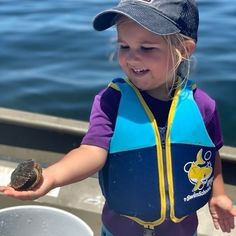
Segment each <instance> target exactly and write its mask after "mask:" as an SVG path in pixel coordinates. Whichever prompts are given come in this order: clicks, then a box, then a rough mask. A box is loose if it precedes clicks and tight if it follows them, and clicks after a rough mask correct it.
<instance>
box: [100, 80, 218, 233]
mask: <svg viewBox="0 0 236 236" xmlns="http://www.w3.org/2000/svg"><path fill="white" fill-rule="evenodd" d="M110 86H111V87H113V88H115V89H117V90H119V91H120V92H121V100H120V104H119V108H118V115H117V119H116V124H115V128H114V134H113V137H112V139H111V143H110V148H109V154H108V159H107V162H106V164H105V166H104V167H103V168H102V170H101V171H100V172H99V182H100V186H101V189H102V192H103V194H104V196H105V198H106V201H107V204H108V206H109V208H110V209H112V210H114V211H115V212H117V213H118V214H121V215H125V216H127V217H129V218H131V219H132V220H134V221H136V222H137V223H139V224H141V225H144V226H145V227H149V228H153V227H154V226H157V225H159V224H161V223H162V222H163V221H164V220H165V219H166V218H170V219H171V220H172V221H174V222H180V221H181V220H183V219H184V217H186V216H187V215H189V214H191V213H193V212H195V211H196V210H197V209H199V208H201V207H202V206H203V205H205V204H206V203H207V201H208V199H209V197H210V194H211V187H212V182H213V175H214V171H213V167H214V158H215V145H214V144H213V142H212V140H211V138H210V137H209V135H208V132H207V130H206V127H205V124H204V121H203V118H202V116H201V113H200V111H199V109H198V106H197V104H196V102H195V101H194V98H193V87H194V83H193V82H191V81H188V82H187V84H185V85H183V86H179V87H178V88H177V89H176V91H175V95H174V97H173V101H172V104H171V108H170V111H169V116H168V121H167V130H166V135H165V140H164V141H165V149H163V148H162V145H161V136H160V132H159V130H158V121H157V120H156V119H155V118H154V115H153V114H152V112H151V111H150V109H149V107H148V106H147V104H146V102H145V101H144V99H143V97H142V95H141V93H140V92H139V90H138V89H137V88H136V87H134V86H133V85H132V83H131V82H129V80H123V79H116V80H113V82H112V83H111V84H110Z"/></svg>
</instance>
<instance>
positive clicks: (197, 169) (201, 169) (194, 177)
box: [184, 149, 213, 192]
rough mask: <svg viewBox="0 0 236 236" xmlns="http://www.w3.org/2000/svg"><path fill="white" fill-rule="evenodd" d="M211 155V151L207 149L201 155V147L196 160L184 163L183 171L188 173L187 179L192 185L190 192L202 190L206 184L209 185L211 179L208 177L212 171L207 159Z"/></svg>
mask: <svg viewBox="0 0 236 236" xmlns="http://www.w3.org/2000/svg"><path fill="white" fill-rule="evenodd" d="M211 155H212V153H211V151H207V152H206V153H205V155H204V157H202V149H200V150H199V151H198V153H197V156H196V161H193V162H188V163H186V164H185V166H184V171H185V172H186V173H188V179H189V181H190V183H192V184H193V185H194V187H193V189H192V192H195V191H196V190H202V189H203V188H204V186H205V185H206V184H207V186H209V184H210V183H209V182H210V181H211V180H210V179H209V178H210V176H211V174H212V171H213V168H212V166H211V162H210V161H209V160H210V158H211Z"/></svg>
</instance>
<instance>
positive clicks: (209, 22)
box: [0, 0, 236, 146]
mask: <svg viewBox="0 0 236 236" xmlns="http://www.w3.org/2000/svg"><path fill="white" fill-rule="evenodd" d="M116 2H117V1H115V0H110V1H105V0H104V1H98V0H74V1H72V0H61V1H54V0H42V1H35V0H31V1H26V0H22V1H16V0H1V2H0V75H1V76H0V93H1V99H0V106H3V107H9V108H16V109H21V110H27V111H33V112H40V113H45V114H51V115H57V116H62V117H69V118H75V119H82V120H88V117H89V113H90V107H91V104H92V101H93V97H94V95H95V94H96V93H97V92H98V90H100V89H101V88H103V87H104V86H106V84H107V83H108V81H110V80H111V79H112V78H114V77H117V76H121V75H122V73H121V71H120V68H119V66H118V65H117V63H116V61H109V56H110V55H111V53H112V52H113V50H114V38H115V31H114V30H108V31H106V32H95V31H94V30H93V28H92V25H91V21H92V19H93V17H94V16H95V14H96V13H98V12H99V11H100V10H102V9H105V8H107V7H110V6H112V5H114V4H115V3H116ZM198 3H199V9H200V20H201V23H200V29H199V43H198V49H197V51H196V53H195V56H196V60H197V64H196V68H195V69H194V73H193V75H192V78H193V79H195V80H197V81H198V83H199V86H200V87H202V88H204V89H205V90H206V91H207V92H208V93H209V94H210V95H211V96H212V97H214V98H215V99H216V101H217V103H218V107H219V112H220V116H221V121H222V129H223V133H224V137H225V143H226V144H227V145H234V146H236V136H235V133H236V122H235V120H236V109H235V108H236V106H235V102H236V91H235V90H236V30H235V29H236V21H235V16H236V2H235V1H234V0H231V1H228V0H215V1H208V0H198Z"/></svg>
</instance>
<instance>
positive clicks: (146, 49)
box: [141, 46, 155, 51]
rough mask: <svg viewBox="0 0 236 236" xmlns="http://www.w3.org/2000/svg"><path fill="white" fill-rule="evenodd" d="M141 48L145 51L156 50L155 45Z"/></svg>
mask: <svg viewBox="0 0 236 236" xmlns="http://www.w3.org/2000/svg"><path fill="white" fill-rule="evenodd" d="M141 49H142V50H143V51H152V50H154V49H155V48H154V47H144V46H142V47H141Z"/></svg>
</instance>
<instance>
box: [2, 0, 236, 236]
mask: <svg viewBox="0 0 236 236" xmlns="http://www.w3.org/2000/svg"><path fill="white" fill-rule="evenodd" d="M113 25H115V26H116V29H117V38H118V61H119V64H120V66H121V68H122V70H123V71H124V73H125V74H126V76H127V78H125V79H122V78H118V79H115V80H113V81H112V82H111V83H110V85H109V86H108V87H107V88H105V89H104V90H102V91H101V92H100V93H99V94H98V95H97V96H96V97H95V100H94V104H93V108H92V112H91V117H90V126H89V130H88V132H87V134H86V135H85V137H84V139H83V142H82V144H81V146H80V147H79V148H77V149H74V150H72V151H71V152H70V153H68V154H67V155H66V156H65V157H64V158H63V159H62V160H60V161H59V162H57V163H55V164H54V165H52V166H50V167H48V168H46V169H45V170H44V171H43V180H42V181H41V183H40V184H39V185H38V186H37V187H36V188H35V189H34V190H31V191H23V192H18V191H15V190H13V189H12V188H10V187H1V188H0V190H1V191H2V192H3V193H5V194H6V195H8V196H12V197H16V198H19V199H36V198H38V197H40V196H42V195H44V194H46V193H47V192H48V191H50V190H51V189H52V188H55V187H58V186H63V185H66V184H70V183H73V182H76V181H80V180H82V179H85V178H87V177H88V176H91V175H92V174H94V173H95V172H97V171H99V183H100V186H101V189H102V192H103V194H104V197H105V199H106V203H105V206H104V209H103V213H102V223H103V226H102V235H106V236H111V235H114V236H132V235H133V236H139V235H140V236H141V235H165V236H173V235H179V236H192V235H196V230H197V226H198V220H197V215H196V211H197V210H198V209H199V208H201V207H202V206H203V205H205V204H206V203H207V202H208V203H209V209H210V213H211V216H212V219H213V223H214V225H215V227H216V228H217V229H219V228H221V229H222V231H223V232H230V230H231V229H232V228H234V216H236V209H234V208H233V204H232V201H231V200H230V199H229V198H228V197H227V195H226V194H225V191H224V183H223V179H222V174H221V161H220V156H219V152H218V150H219V149H220V148H221V147H222V145H223V141H222V135H221V130H220V125H219V119H218V115H217V110H216V105H215V102H214V100H212V99H211V98H210V97H209V96H208V95H207V94H206V93H205V92H203V91H202V90H201V89H199V88H196V85H195V83H193V82H192V81H189V80H188V76H189V70H190V56H191V55H192V53H193V52H194V49H195V46H196V43H197V30H198V9H197V6H196V4H195V2H194V0H168V1H166V0H121V1H120V3H119V5H118V6H116V7H114V8H112V9H109V10H106V11H103V12H102V13H100V14H98V15H97V16H96V17H95V19H94V28H95V29H96V30H105V29H107V28H109V27H111V26H113ZM78 194H79V193H78Z"/></svg>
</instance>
